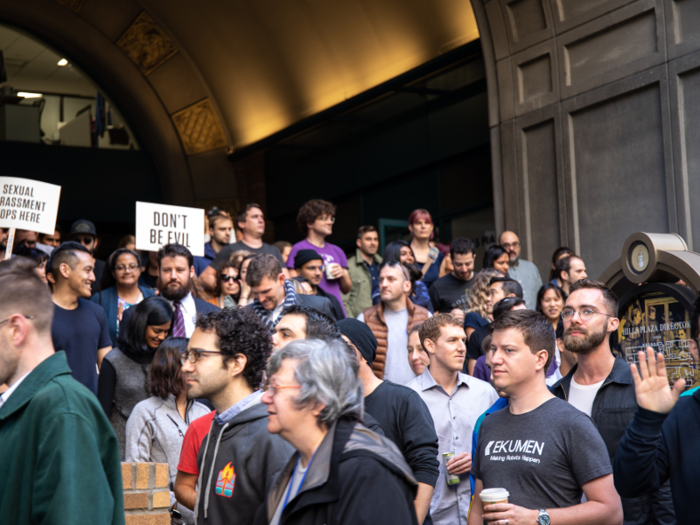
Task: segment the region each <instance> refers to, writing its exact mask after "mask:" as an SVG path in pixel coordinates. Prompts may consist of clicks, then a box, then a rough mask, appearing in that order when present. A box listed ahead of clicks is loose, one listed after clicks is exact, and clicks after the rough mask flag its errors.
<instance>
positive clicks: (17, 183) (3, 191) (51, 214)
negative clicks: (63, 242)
mask: <svg viewBox="0 0 700 525" xmlns="http://www.w3.org/2000/svg"><path fill="white" fill-rule="evenodd" d="M60 198H61V187H60V186H56V185H54V184H47V183H46V182H39V181H37V180H30V179H20V178H17V177H0V228H18V229H21V230H30V231H35V232H39V233H51V234H52V233H53V232H54V229H55V227H56V215H58V202H59V200H60Z"/></svg>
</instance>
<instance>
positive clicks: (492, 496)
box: [479, 488, 510, 501]
mask: <svg viewBox="0 0 700 525" xmlns="http://www.w3.org/2000/svg"><path fill="white" fill-rule="evenodd" d="M508 496H510V493H509V492H508V491H507V490H506V489H502V488H496V489H484V490H482V491H481V493H480V494H479V497H480V498H481V500H482V501H500V500H504V499H508Z"/></svg>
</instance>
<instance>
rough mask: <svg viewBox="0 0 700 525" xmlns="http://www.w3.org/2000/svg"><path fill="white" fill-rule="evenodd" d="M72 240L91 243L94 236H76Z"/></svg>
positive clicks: (93, 240)
mask: <svg viewBox="0 0 700 525" xmlns="http://www.w3.org/2000/svg"><path fill="white" fill-rule="evenodd" d="M74 240H75V241H77V242H79V243H80V244H92V243H93V242H95V238H94V237H76V238H75V239H74Z"/></svg>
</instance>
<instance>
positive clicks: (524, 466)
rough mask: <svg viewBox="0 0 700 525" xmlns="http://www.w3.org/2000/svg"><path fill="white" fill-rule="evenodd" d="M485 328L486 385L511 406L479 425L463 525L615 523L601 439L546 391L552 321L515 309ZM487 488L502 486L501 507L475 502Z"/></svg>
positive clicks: (614, 497)
mask: <svg viewBox="0 0 700 525" xmlns="http://www.w3.org/2000/svg"><path fill="white" fill-rule="evenodd" d="M490 326H491V330H490V332H491V336H492V339H491V345H490V349H489V354H490V357H491V374H492V377H493V386H494V388H496V389H498V391H499V393H501V394H502V395H505V396H507V397H508V398H509V400H510V404H509V405H508V407H506V408H503V409H501V410H497V411H495V412H492V413H491V414H489V415H487V416H486V417H485V419H484V421H483V423H482V425H481V429H480V432H479V442H478V444H477V448H476V452H477V453H476V455H475V456H474V458H473V463H472V475H473V476H474V480H475V482H474V501H473V503H472V508H471V512H470V515H469V525H482V520H486V521H488V522H496V523H498V524H499V525H500V524H505V523H511V524H513V525H515V524H518V523H532V524H539V525H549V523H550V520H551V522H552V523H555V524H556V523H564V522H566V523H572V524H578V523H609V524H618V525H619V524H622V520H623V516H622V503H621V502H620V496H619V495H618V494H617V492H616V491H615V486H614V484H613V479H612V466H611V464H610V458H609V456H608V451H607V448H606V447H605V443H604V442H603V439H602V438H601V437H600V434H599V433H598V430H597V429H596V427H595V425H594V424H593V422H592V421H591V419H590V418H589V417H588V416H587V415H586V414H584V413H583V412H581V411H579V410H577V409H576V408H574V407H573V406H571V405H570V404H569V403H567V402H566V401H563V400H561V399H559V398H556V397H555V396H553V395H552V394H551V393H550V392H549V390H548V389H547V385H546V383H545V372H546V370H547V368H548V367H549V364H550V362H551V360H552V358H553V357H554V347H555V342H554V341H555V334H554V329H553V328H552V325H551V323H550V322H549V321H548V320H547V318H545V317H544V316H543V315H542V314H540V313H538V312H533V311H531V310H516V311H511V312H507V313H505V314H503V315H502V316H501V317H500V318H499V319H496V320H495V321H494V322H493V323H492V324H491V325H490ZM492 488H503V489H506V490H507V491H508V492H509V496H508V503H496V504H486V505H484V504H482V502H481V498H480V497H479V494H480V493H481V491H482V490H483V489H492ZM583 495H585V496H586V501H585V502H584V503H581V497H582V496H583Z"/></svg>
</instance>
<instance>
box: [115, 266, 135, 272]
mask: <svg viewBox="0 0 700 525" xmlns="http://www.w3.org/2000/svg"><path fill="white" fill-rule="evenodd" d="M114 269H115V270H116V271H118V272H125V271H127V270H129V271H130V272H135V271H136V270H138V269H139V265H138V264H130V265H129V266H124V265H123V264H120V265H119V266H117V267H115V268H114Z"/></svg>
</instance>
